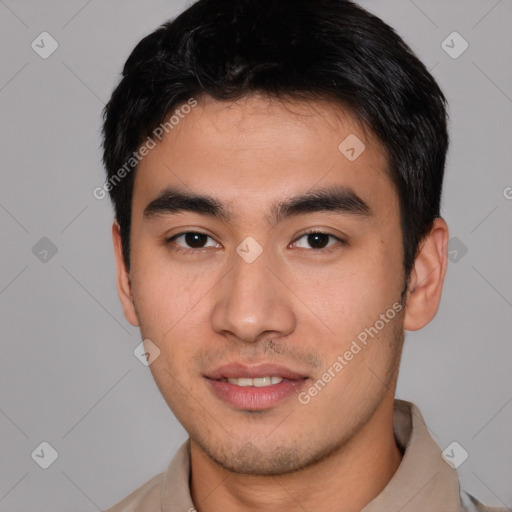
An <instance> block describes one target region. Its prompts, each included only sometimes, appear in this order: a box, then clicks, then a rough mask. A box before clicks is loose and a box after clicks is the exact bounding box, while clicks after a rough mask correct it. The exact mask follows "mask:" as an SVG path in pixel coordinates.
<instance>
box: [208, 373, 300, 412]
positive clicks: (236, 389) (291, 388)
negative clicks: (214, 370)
mask: <svg viewBox="0 0 512 512" xmlns="http://www.w3.org/2000/svg"><path fill="white" fill-rule="evenodd" d="M307 380H308V379H300V380H283V381H282V382H279V383H278V384H272V385H270V386H263V387H261V388H257V387H255V386H236V385H235V384H231V383H230V382H226V381H223V380H213V379H208V378H207V381H208V382H209V383H210V386H211V388H212V389H213V391H214V392H215V394H216V395H217V396H218V397H219V398H221V399H222V400H224V401H226V402H228V403H229V404H231V405H232V406H233V407H235V408H237V409H243V410H249V411H261V410H264V409H269V408H270V407H273V406H274V405H276V404H277V403H279V402H280V401H281V400H284V399H285V398H287V397H289V396H291V395H294V394H296V393H298V392H299V390H300V388H302V387H303V386H304V385H305V383H306V381H307Z"/></svg>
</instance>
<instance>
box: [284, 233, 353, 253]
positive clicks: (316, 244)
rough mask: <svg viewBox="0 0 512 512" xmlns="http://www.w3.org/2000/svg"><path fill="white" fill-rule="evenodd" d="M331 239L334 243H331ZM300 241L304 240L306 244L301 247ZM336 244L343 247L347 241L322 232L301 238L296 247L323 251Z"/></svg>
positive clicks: (308, 234)
mask: <svg viewBox="0 0 512 512" xmlns="http://www.w3.org/2000/svg"><path fill="white" fill-rule="evenodd" d="M329 239H332V243H329ZM300 240H304V241H305V242H303V243H302V245H301V244H299V241H300ZM336 242H338V243H340V244H342V245H344V244H345V241H344V240H342V239H341V238H339V237H337V236H334V235H330V234H329V233H323V232H321V231H312V232H310V233H305V234H303V235H302V236H301V237H299V238H298V239H297V241H296V242H295V244H294V245H296V246H298V247H300V248H304V249H314V250H317V251H321V250H323V249H328V248H330V247H332V246H333V245H335V244H336Z"/></svg>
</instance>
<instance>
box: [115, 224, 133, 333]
mask: <svg viewBox="0 0 512 512" xmlns="http://www.w3.org/2000/svg"><path fill="white" fill-rule="evenodd" d="M112 242H113V243H114V255H115V260H116V279H117V293H118V295H119V298H120V299H121V304H122V306H123V311H124V316H125V318H126V320H128V322H130V323H131V324H132V325H133V326H134V327H137V326H138V325H139V319H138V318H137V313H136V311H135V306H134V304H133V295H132V286H131V282H130V275H129V273H128V272H127V270H126V265H125V262H124V258H123V246H122V243H121V228H120V227H119V224H118V222H117V221H114V223H113V224H112Z"/></svg>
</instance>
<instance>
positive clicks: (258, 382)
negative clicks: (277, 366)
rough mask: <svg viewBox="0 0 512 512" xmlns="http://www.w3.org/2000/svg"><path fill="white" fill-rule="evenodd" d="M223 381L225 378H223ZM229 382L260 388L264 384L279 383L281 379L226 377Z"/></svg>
mask: <svg viewBox="0 0 512 512" xmlns="http://www.w3.org/2000/svg"><path fill="white" fill-rule="evenodd" d="M223 380H224V381H225V380H226V379H223ZM227 381H228V382H229V383H230V384H234V385H235V386H241V387H245V386H254V387H256V388H262V387H264V386H270V385H271V384H279V383H280V382H282V381H283V379H282V378H281V377H258V378H256V379H249V378H247V377H240V378H230V379H227Z"/></svg>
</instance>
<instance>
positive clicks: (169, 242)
mask: <svg viewBox="0 0 512 512" xmlns="http://www.w3.org/2000/svg"><path fill="white" fill-rule="evenodd" d="M188 234H194V235H204V236H207V237H208V238H211V239H212V240H213V238H212V237H211V236H210V235H208V234H207V233H203V232H202V231H183V232H181V233H178V234H176V235H173V236H172V237H170V238H167V239H166V240H165V242H166V244H167V245H174V247H173V248H172V250H173V251H176V252H182V253H198V252H204V251H205V250H207V249H209V248H208V247H200V248H198V249H194V248H189V249H186V248H184V247H181V246H179V245H176V244H174V240H176V239H177V238H179V237H180V236H184V235H188ZM313 234H320V235H327V236H329V237H331V238H334V239H335V240H336V241H337V242H338V243H339V244H340V245H341V246H345V245H347V241H346V240H344V239H342V238H340V237H338V236H335V235H333V234H331V233H325V232H324V231H320V230H315V229H312V230H309V231H306V232H305V233H302V235H300V236H299V237H297V238H296V239H295V240H294V241H293V243H296V242H297V241H298V240H300V239H301V238H303V237H305V236H307V235H313ZM335 249H336V244H333V245H331V246H328V247H326V248H323V249H305V250H308V251H313V252H316V253H323V254H326V253H330V252H332V251H333V250H335Z"/></svg>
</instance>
